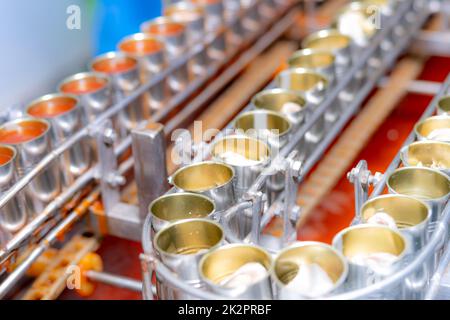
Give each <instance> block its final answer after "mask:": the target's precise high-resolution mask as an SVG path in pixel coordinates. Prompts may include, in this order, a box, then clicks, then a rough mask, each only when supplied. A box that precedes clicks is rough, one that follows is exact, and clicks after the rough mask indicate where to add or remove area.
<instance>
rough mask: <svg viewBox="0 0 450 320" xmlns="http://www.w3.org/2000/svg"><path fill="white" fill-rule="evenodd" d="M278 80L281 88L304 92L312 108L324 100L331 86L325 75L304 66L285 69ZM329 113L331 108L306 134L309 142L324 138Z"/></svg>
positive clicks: (314, 143) (312, 142)
mask: <svg viewBox="0 0 450 320" xmlns="http://www.w3.org/2000/svg"><path fill="white" fill-rule="evenodd" d="M276 82H277V84H278V85H279V86H280V87H281V88H284V89H289V90H293V91H298V92H300V93H302V94H304V96H305V98H306V101H308V103H309V104H310V106H311V107H310V108H314V107H317V106H318V105H319V104H320V103H321V102H322V100H323V99H324V98H325V95H326V94H327V92H328V88H329V81H328V79H327V78H326V76H325V75H322V74H320V73H317V72H315V71H314V70H310V69H304V68H296V69H288V70H284V71H282V72H281V73H280V74H278V76H277V78H276ZM331 109H332V106H331ZM331 113H333V112H331ZM327 114H330V110H327V111H326V112H325V114H324V115H323V116H321V117H320V118H319V119H318V120H317V122H316V123H315V125H314V126H313V127H312V128H311V129H310V130H309V131H308V132H307V134H306V135H305V139H306V141H307V142H308V143H310V144H313V145H316V144H317V143H318V142H319V141H320V140H322V138H323V136H324V134H325V129H326V126H325V119H326V117H327Z"/></svg>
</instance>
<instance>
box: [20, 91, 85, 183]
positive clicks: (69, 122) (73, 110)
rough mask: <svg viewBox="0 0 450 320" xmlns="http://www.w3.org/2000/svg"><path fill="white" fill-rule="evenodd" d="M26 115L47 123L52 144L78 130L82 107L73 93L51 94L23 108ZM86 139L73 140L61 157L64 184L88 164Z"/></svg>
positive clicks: (82, 123)
mask: <svg viewBox="0 0 450 320" xmlns="http://www.w3.org/2000/svg"><path fill="white" fill-rule="evenodd" d="M26 113H27V115H29V116H30V117H35V118H42V119H45V120H47V121H48V122H50V124H51V132H52V141H53V145H54V146H57V145H58V144H59V143H61V142H62V141H64V140H65V139H67V138H68V137H70V136H72V135H74V134H75V133H76V132H78V131H79V130H81V129H82V128H83V127H84V125H85V123H84V121H83V110H82V108H81V105H80V103H79V100H78V98H77V97H76V96H74V95H69V94H64V93H55V94H47V95H45V96H42V97H40V98H38V99H36V100H34V101H32V102H31V103H29V104H28V106H27V107H26ZM90 153H91V150H90V149H89V142H88V141H86V140H82V141H80V142H77V143H75V144H74V145H73V146H72V147H71V148H70V149H69V150H67V151H66V152H64V153H63V155H62V157H61V171H62V172H63V177H64V184H65V186H67V187H68V186H70V185H71V184H72V183H73V182H74V181H75V179H76V178H78V177H79V176H80V175H82V174H83V173H84V172H86V171H87V170H88V169H89V167H90V165H91V158H90Z"/></svg>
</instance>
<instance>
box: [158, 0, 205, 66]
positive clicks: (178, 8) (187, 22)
mask: <svg viewBox="0 0 450 320" xmlns="http://www.w3.org/2000/svg"><path fill="white" fill-rule="evenodd" d="M164 15H165V16H168V17H170V18H172V19H173V20H174V21H175V22H179V23H182V24H183V25H184V26H185V27H186V38H187V43H188V45H190V46H193V45H195V44H197V43H198V42H201V41H203V37H205V35H206V26H205V17H206V15H205V11H204V9H203V8H202V7H201V6H199V5H196V4H193V3H190V2H187V1H180V2H177V3H174V4H172V5H170V6H168V7H167V8H165V9H164ZM208 59H209V57H208V54H207V52H206V51H202V52H200V53H199V54H198V55H196V56H195V57H194V59H193V60H192V62H191V67H192V71H193V72H194V73H202V72H204V71H205V68H206V65H207V63H208V61H209V60H208Z"/></svg>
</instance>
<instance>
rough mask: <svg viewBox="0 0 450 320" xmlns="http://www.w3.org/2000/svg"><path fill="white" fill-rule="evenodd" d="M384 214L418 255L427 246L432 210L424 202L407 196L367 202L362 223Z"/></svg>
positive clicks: (374, 199)
mask: <svg viewBox="0 0 450 320" xmlns="http://www.w3.org/2000/svg"><path fill="white" fill-rule="evenodd" d="M379 212H384V213H386V214H388V215H389V216H391V217H392V218H393V219H394V221H395V223H396V225H397V228H398V229H399V231H400V233H401V234H403V236H405V238H406V239H407V240H408V241H409V243H410V244H411V252H413V253H416V252H418V251H419V250H420V249H422V247H423V246H424V245H425V244H427V242H428V238H429V233H428V226H429V222H430V218H431V209H430V207H429V206H428V205H427V204H426V203H425V202H423V201H421V200H419V199H416V198H413V197H410V196H405V195H382V196H379V197H376V198H372V199H370V200H369V201H367V202H366V203H365V204H364V205H363V207H362V208H361V218H362V223H368V220H369V219H370V218H371V217H372V216H373V215H375V214H377V213H379Z"/></svg>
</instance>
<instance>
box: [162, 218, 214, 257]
mask: <svg viewBox="0 0 450 320" xmlns="http://www.w3.org/2000/svg"><path fill="white" fill-rule="evenodd" d="M222 239H223V231H222V229H221V228H220V227H219V226H218V225H217V224H215V223H213V222H211V221H208V220H200V219H195V220H186V221H181V222H180V223H173V224H171V225H169V226H168V227H167V228H165V229H162V230H161V231H159V232H158V233H157V234H156V236H155V245H156V248H157V249H158V250H159V251H161V252H164V253H168V254H181V255H189V254H196V253H198V252H199V251H200V250H208V249H210V248H212V247H214V246H216V245H217V244H219V243H220V242H221V241H222Z"/></svg>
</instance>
